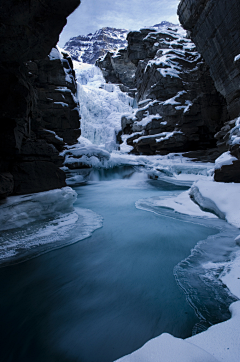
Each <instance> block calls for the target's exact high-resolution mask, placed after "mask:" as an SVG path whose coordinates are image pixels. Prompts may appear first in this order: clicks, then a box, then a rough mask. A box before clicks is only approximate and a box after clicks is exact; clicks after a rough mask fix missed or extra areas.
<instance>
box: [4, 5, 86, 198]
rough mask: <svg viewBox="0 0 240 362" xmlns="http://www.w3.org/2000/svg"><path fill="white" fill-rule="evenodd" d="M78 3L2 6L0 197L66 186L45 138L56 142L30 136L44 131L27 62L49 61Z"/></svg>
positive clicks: (49, 143) (52, 146) (57, 158)
mask: <svg viewBox="0 0 240 362" xmlns="http://www.w3.org/2000/svg"><path fill="white" fill-rule="evenodd" d="M79 4H80V1H79V0H70V1H68V2H67V4H66V2H65V1H63V0H60V1H55V0H50V1H45V0H43V1H39V0H34V1H31V2H29V1H26V0H21V1H17V2H16V1H12V0H10V1H2V2H1V5H0V7H1V12H0V22H1V24H2V26H1V29H0V44H1V54H0V80H1V82H0V97H1V104H0V122H1V135H0V198H3V197H6V196H7V195H9V194H12V193H14V194H22V193H29V192H37V191H45V190H49V189H53V188H57V187H63V186H65V175H64V173H63V172H62V171H61V170H60V169H59V168H58V166H59V164H61V162H62V161H61V158H60V157H59V155H58V151H57V149H56V148H55V147H54V145H55V140H54V142H51V141H50V139H49V137H50V138H51V139H52V140H53V139H55V138H56V137H52V136H49V135H48V136H47V137H42V136H41V137H40V135H39V134H37V132H35V131H33V128H34V129H35V130H36V129H38V130H40V128H42V129H44V127H45V126H44V127H43V126H42V125H41V120H42V119H41V117H36V118H34V117H35V116H36V114H37V113H38V112H37V107H38V106H39V103H38V102H39V99H38V96H39V94H38V91H37V90H36V88H35V85H34V81H33V77H32V73H33V70H30V69H29V68H28V66H27V63H29V61H30V60H31V61H32V63H34V64H35V62H38V61H39V62H40V61H42V60H43V59H45V58H46V57H47V56H48V54H49V53H50V51H51V48H52V47H53V46H55V44H56V43H57V41H58V36H59V34H60V32H61V30H62V28H63V26H64V25H65V24H66V17H67V16H68V15H69V14H70V13H71V12H72V11H73V10H74V9H75V8H76V7H77V6H78V5H79ZM33 60H35V61H34V62H33ZM49 61H50V60H49ZM36 68H37V66H36ZM35 70H36V69H35ZM36 71H37V70H36ZM43 87H44V82H43ZM37 124H38V126H37ZM53 136H54V135H53ZM58 141H59V140H58ZM61 144H63V142H62V141H61Z"/></svg>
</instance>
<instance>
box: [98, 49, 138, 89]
mask: <svg viewBox="0 0 240 362" xmlns="http://www.w3.org/2000/svg"><path fill="white" fill-rule="evenodd" d="M96 65H97V66H98V67H99V68H100V69H101V70H102V73H103V76H104V78H105V80H106V82H110V83H116V84H120V85H122V86H121V90H122V91H123V92H124V91H125V92H128V93H129V94H130V95H133V96H134V95H135V92H134V88H135V87H136V82H135V73H136V69H137V68H136V66H135V64H133V63H132V62H131V60H130V59H129V57H128V53H127V49H119V50H118V52H115V53H113V52H112V53H111V52H108V53H107V54H106V55H105V56H104V57H102V58H100V59H98V60H97V62H96Z"/></svg>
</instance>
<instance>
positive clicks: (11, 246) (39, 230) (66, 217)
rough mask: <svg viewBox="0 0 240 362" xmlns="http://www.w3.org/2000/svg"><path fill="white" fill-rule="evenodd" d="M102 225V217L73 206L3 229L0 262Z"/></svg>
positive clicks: (35, 252)
mask: <svg viewBox="0 0 240 362" xmlns="http://www.w3.org/2000/svg"><path fill="white" fill-rule="evenodd" d="M101 226H102V217H101V216H99V215H97V214H96V213H94V212H93V211H91V210H87V209H81V208H78V207H76V208H75V209H74V210H73V211H72V212H68V213H63V214H59V215H58V216H55V217H53V216H52V217H49V218H48V219H45V220H40V221H35V222H33V223H30V224H28V225H27V227H26V226H25V227H24V228H23V227H22V228H15V229H13V230H10V231H3V232H2V233H1V236H0V245H1V246H0V265H1V264H2V265H5V264H6V263H7V264H8V263H10V262H19V261H24V260H26V259H30V258H32V257H34V256H37V255H40V254H42V253H44V252H46V251H49V250H53V249H56V248H60V247H62V246H65V245H69V244H73V243H75V242H78V241H80V240H83V239H85V238H87V237H89V236H90V235H91V234H92V232H93V231H95V230H96V229H98V228H100V227H101Z"/></svg>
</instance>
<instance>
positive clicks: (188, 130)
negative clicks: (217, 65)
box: [122, 26, 227, 154]
mask: <svg viewBox="0 0 240 362" xmlns="http://www.w3.org/2000/svg"><path fill="white" fill-rule="evenodd" d="M127 39H128V49H127V53H128V58H129V59H130V60H131V61H132V62H133V63H134V64H135V65H136V67H137V69H136V73H135V80H136V87H137V94H136V100H137V102H138V108H139V109H138V110H137V111H136V112H135V115H133V116H132V115H125V116H123V118H122V131H123V134H129V135H130V137H128V139H127V144H128V145H131V146H133V147H134V151H133V152H136V153H144V154H155V153H160V154H166V153H169V152H183V151H189V150H198V149H202V150H204V149H208V148H214V147H215V146H216V141H215V139H214V134H215V133H216V132H217V131H218V130H220V128H221V125H222V124H223V121H224V120H225V119H226V117H227V115H226V113H227V112H226V103H225V100H224V98H223V97H222V96H221V95H220V94H219V93H218V92H217V90H216V89H215V86H214V84H213V81H212V79H211V77H210V74H209V69H208V66H207V65H206V64H205V62H204V61H203V59H202V57H201V55H200V54H199V53H198V52H197V50H196V48H195V45H194V44H193V43H192V42H191V41H190V40H189V39H188V38H187V37H186V33H185V31H184V30H183V29H182V28H181V27H179V26H172V27H169V26H161V27H159V28H158V29H156V28H150V29H147V28H144V29H141V30H140V31H138V32H136V31H135V32H130V33H129V34H128V37H127Z"/></svg>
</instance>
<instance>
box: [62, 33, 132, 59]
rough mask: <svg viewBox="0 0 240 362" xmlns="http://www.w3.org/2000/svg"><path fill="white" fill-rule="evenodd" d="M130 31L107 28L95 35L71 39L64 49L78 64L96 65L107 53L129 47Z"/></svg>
mask: <svg viewBox="0 0 240 362" xmlns="http://www.w3.org/2000/svg"><path fill="white" fill-rule="evenodd" d="M127 33H128V31H127V30H125V29H116V28H110V27H105V28H102V29H99V30H97V31H96V32H95V33H94V34H92V33H90V34H88V35H79V36H76V37H74V38H71V39H70V40H69V41H68V42H67V43H66V44H65V46H64V49H65V50H66V51H67V52H68V53H69V54H70V55H71V57H72V59H73V60H76V61H78V62H83V63H88V64H95V62H96V60H97V59H98V58H100V57H102V56H104V55H105V54H106V53H107V52H113V51H116V50H118V49H119V48H125V47H126V46H127V41H126V37H127Z"/></svg>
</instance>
